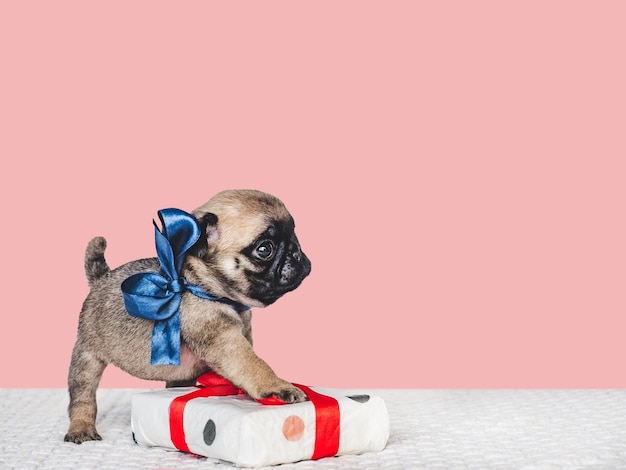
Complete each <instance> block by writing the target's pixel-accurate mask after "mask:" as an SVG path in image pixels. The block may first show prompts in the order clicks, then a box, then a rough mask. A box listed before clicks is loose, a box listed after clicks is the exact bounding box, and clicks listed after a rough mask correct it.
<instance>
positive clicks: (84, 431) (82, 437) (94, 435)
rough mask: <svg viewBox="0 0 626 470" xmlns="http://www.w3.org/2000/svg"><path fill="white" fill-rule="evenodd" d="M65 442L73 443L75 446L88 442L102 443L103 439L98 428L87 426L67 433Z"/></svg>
mask: <svg viewBox="0 0 626 470" xmlns="http://www.w3.org/2000/svg"><path fill="white" fill-rule="evenodd" d="M63 440H64V441H65V442H73V443H74V444H82V443H83V442H87V441H101V440H102V437H100V434H98V431H96V428H94V427H89V426H85V427H80V428H77V429H70V430H69V431H67V434H66V435H65V438H64V439H63Z"/></svg>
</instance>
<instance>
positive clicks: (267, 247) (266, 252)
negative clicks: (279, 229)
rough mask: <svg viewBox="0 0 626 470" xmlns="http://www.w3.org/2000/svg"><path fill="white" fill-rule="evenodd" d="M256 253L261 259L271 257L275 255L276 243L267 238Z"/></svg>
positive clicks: (257, 248)
mask: <svg viewBox="0 0 626 470" xmlns="http://www.w3.org/2000/svg"><path fill="white" fill-rule="evenodd" d="M256 255H257V256H258V257H259V258H261V259H265V260H266V259H270V258H271V257H272V256H274V243H273V242H272V241H271V240H265V241H263V242H261V243H259V246H257V247H256Z"/></svg>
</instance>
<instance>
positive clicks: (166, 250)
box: [122, 209, 249, 366]
mask: <svg viewBox="0 0 626 470" xmlns="http://www.w3.org/2000/svg"><path fill="white" fill-rule="evenodd" d="M158 214H159V219H161V224H162V226H163V229H162V231H159V229H158V227H157V225H156V223H155V222H154V221H153V223H154V234H155V242H156V251H157V256H158V258H159V261H160V262H161V269H160V271H159V272H158V273H138V274H133V275H132V276H130V277H129V278H127V279H126V280H125V281H124V282H122V293H123V295H124V305H125V306H126V310H127V311H128V313H129V314H130V315H132V316H134V317H139V318H145V319H148V320H153V321H154V328H153V330H152V355H151V358H150V364H152V365H175V366H178V365H180V313H179V307H180V302H181V299H182V295H183V292H185V291H189V292H191V293H192V294H194V295H196V296H198V297H201V298H203V299H208V300H216V301H219V302H223V303H227V304H229V305H231V306H233V307H234V308H235V309H236V310H237V311H245V310H249V307H248V306H246V305H243V304H240V303H238V302H235V301H233V300H230V299H226V298H217V297H213V296H212V295H209V294H207V293H206V292H204V291H203V290H202V288H201V287H200V286H197V285H193V284H189V283H188V282H187V280H186V279H185V278H184V277H182V268H183V264H184V262H185V255H186V253H187V251H188V250H189V249H190V248H191V247H192V246H193V245H194V244H195V243H196V242H197V241H198V239H199V238H200V236H201V230H200V227H199V226H198V223H197V222H196V219H195V218H194V217H193V216H191V215H190V214H188V213H186V212H184V211H181V210H180V209H163V210H160V211H159V212H158Z"/></svg>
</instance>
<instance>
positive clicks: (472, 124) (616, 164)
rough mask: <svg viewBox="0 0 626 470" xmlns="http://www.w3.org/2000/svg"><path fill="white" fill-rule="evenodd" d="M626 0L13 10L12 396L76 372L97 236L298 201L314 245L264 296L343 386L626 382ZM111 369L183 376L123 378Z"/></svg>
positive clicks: (1, 150) (269, 324)
mask: <svg viewBox="0 0 626 470" xmlns="http://www.w3.org/2000/svg"><path fill="white" fill-rule="evenodd" d="M625 15H626V8H625V7H624V3H623V2H609V1H607V2H576V1H567V2H565V1H563V2H544V1H541V2H499V1H493V2H487V1H477V2H461V1H459V2H413V1H411V2H403V1H393V2H384V1H380V2H370V1H358V2H352V1H350V2H341V1H316V2H291V1H289V2H287V1H285V2H183V3H181V2H161V1H152V0H151V1H149V2H148V1H126V0H124V1H108V2H97V3H96V2H83V1H55V2H44V1H41V2H2V4H1V6H0V48H1V50H0V54H1V55H0V59H1V67H2V73H1V74H0V81H1V86H0V120H1V121H0V132H1V133H2V136H1V138H0V154H1V155H2V172H1V175H0V191H2V201H3V203H2V209H3V214H2V220H3V222H2V231H1V235H0V236H1V240H0V255H1V259H2V270H1V272H2V274H1V276H2V291H3V296H2V300H3V308H2V310H3V313H2V322H3V324H2V327H1V330H2V331H1V333H0V335H1V338H0V339H1V340H0V360H1V361H2V362H1V368H2V369H1V370H2V373H1V374H0V386H4V387H64V386H65V382H66V375H67V367H68V364H69V358H70V353H71V348H72V346H73V342H74V338H75V334H76V326H77V320H78V313H79V311H80V308H81V304H82V301H83V299H84V297H85V295H86V294H87V284H86V281H85V278H84V273H83V266H82V263H83V251H84V248H85V245H86V243H87V241H88V240H89V239H90V238H91V237H92V236H95V235H99V234H101V235H104V236H106V237H107V239H108V241H109V249H108V260H109V263H110V264H111V265H112V266H118V265H120V264H122V263H124V262H126V261H129V260H131V259H135V258H139V257H145V256H152V255H153V253H154V246H153V232H152V225H151V220H152V218H153V217H155V215H156V211H157V210H158V209H161V208H164V207H171V206H175V207H180V208H182V209H186V210H192V209H193V208H195V207H196V206H198V205H200V204H202V203H203V202H205V200H207V199H208V198H209V197H210V196H211V195H213V194H214V193H216V192H217V191H220V190H222V189H226V188H258V189H262V190H265V191H269V192H271V193H274V194H275V195H277V196H279V197H280V198H282V199H283V200H284V201H285V203H286V204H287V206H288V207H289V209H290V210H291V212H292V213H293V215H294V216H295V218H296V222H297V232H298V235H299V237H300V240H301V242H302V244H303V247H304V248H305V251H306V252H307V254H308V255H309V256H310V258H311V259H312V261H313V272H312V274H311V276H310V277H309V278H308V279H307V280H306V281H305V282H304V284H303V285H302V287H301V288H300V289H298V290H297V291H295V292H293V293H291V294H289V295H287V296H286V297H284V298H283V299H281V300H280V301H279V302H278V303H276V304H275V305H273V306H271V307H269V308H267V309H265V310H260V309H259V310H256V311H255V317H254V328H255V339H256V349H257V352H258V353H259V355H260V356H261V357H263V358H265V359H266V360H267V361H268V362H269V363H270V364H271V365H272V366H273V367H274V369H275V370H276V371H277V372H278V374H279V375H281V376H283V377H284V378H287V379H289V380H291V381H297V382H301V383H309V384H318V385H325V386H331V387H624V386H626V374H624V358H625V357H626V341H625V339H624V337H625V335H624V331H625V324H624V323H625V312H626V295H625V286H626V218H625V214H624V209H625V201H626V185H625V177H626V164H625V158H626V86H625V84H626V68H625V64H626V61H625V57H626V50H625V49H626V28H624V18H625ZM102 385H103V386H105V387H131V386H132V387H143V386H150V387H154V386H160V385H158V384H155V383H152V382H142V381H139V380H137V379H134V378H132V377H129V376H127V375H126V374H124V373H123V372H121V371H119V370H116V369H114V368H112V367H111V368H109V369H107V371H106V372H105V376H104V379H103V382H102Z"/></svg>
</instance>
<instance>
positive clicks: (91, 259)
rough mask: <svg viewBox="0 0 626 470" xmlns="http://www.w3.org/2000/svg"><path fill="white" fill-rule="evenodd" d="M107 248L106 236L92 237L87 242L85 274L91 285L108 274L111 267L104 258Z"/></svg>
mask: <svg viewBox="0 0 626 470" xmlns="http://www.w3.org/2000/svg"><path fill="white" fill-rule="evenodd" d="M106 248H107V241H106V240H105V239H104V237H95V238H92V239H91V240H90V241H89V243H88V244H87V249H86V250H85V274H86V275H87V282H88V283H89V287H92V286H93V284H94V283H95V282H96V281H97V280H98V279H100V278H101V277H102V276H104V275H106V274H107V273H108V272H109V271H111V268H109V265H108V264H107V262H106V260H105V259H104V251H105V250H106Z"/></svg>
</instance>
